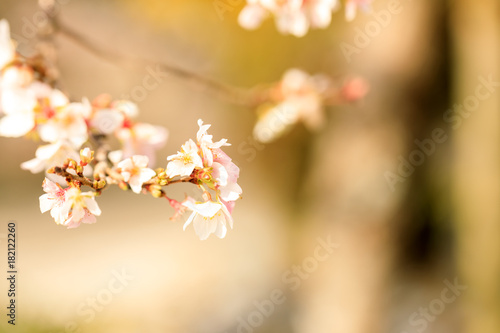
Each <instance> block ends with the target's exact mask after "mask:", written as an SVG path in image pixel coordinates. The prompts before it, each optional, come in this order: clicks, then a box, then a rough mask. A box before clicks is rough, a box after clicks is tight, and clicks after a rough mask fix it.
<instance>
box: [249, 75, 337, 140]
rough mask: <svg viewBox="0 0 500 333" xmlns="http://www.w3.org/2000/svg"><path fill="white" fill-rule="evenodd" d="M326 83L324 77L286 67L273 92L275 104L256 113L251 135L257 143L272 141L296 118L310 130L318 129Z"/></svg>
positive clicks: (322, 113) (322, 118)
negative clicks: (256, 119) (286, 69)
mask: <svg viewBox="0 0 500 333" xmlns="http://www.w3.org/2000/svg"><path fill="white" fill-rule="evenodd" d="M329 85H330V82H329V80H328V79H327V78H326V77H325V76H321V75H316V76H310V75H309V74H307V73H305V72H304V71H302V70H299V69H290V70H288V71H287V72H286V73H285V74H284V75H283V78H282V80H281V82H280V83H279V84H278V86H277V87H276V89H275V91H274V92H273V99H274V102H275V104H273V105H270V106H267V107H266V109H264V110H263V112H261V114H260V115H259V119H258V121H257V124H256V125H255V128H254V131H253V133H254V137H255V138H256V139H257V140H259V141H260V142H266V143H267V142H271V141H273V140H274V139H276V138H278V137H280V136H281V135H282V134H284V133H285V132H286V131H287V130H289V129H290V128H291V125H293V124H295V123H297V122H298V121H303V122H304V124H305V125H306V126H307V127H308V128H309V129H312V130H315V129H317V128H319V127H320V126H321V125H322V123H323V121H324V112H323V94H324V93H325V91H326V90H327V89H328V87H329Z"/></svg>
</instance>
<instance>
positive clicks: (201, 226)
mask: <svg viewBox="0 0 500 333" xmlns="http://www.w3.org/2000/svg"><path fill="white" fill-rule="evenodd" d="M182 204H183V205H184V206H185V207H187V208H188V209H189V210H191V211H192V213H191V215H190V216H189V218H188V219H187V220H186V223H185V224H184V227H183V229H184V230H186V228H187V226H188V225H190V224H191V223H193V227H194V231H195V233H196V235H197V236H198V237H199V238H200V239H201V240H205V239H207V238H208V236H210V234H214V235H216V236H217V237H219V238H224V237H225V236H226V233H227V226H226V225H227V223H229V226H230V227H231V229H232V228H233V219H232V217H231V214H230V213H229V211H228V210H227V208H226V206H225V205H224V204H222V203H220V202H214V201H207V202H194V200H186V201H184V202H183V203H182Z"/></svg>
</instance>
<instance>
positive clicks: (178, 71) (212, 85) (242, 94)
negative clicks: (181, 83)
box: [47, 14, 261, 106]
mask: <svg viewBox="0 0 500 333" xmlns="http://www.w3.org/2000/svg"><path fill="white" fill-rule="evenodd" d="M47 16H48V18H49V20H50V22H51V24H52V27H53V29H54V31H55V32H56V33H59V34H61V35H63V36H65V37H67V38H69V39H71V40H72V41H73V42H75V43H77V44H78V45H80V46H81V47H83V48H84V49H86V50H88V51H89V52H91V53H93V54H94V55H96V56H98V57H100V58H102V59H104V60H106V61H108V62H110V63H113V64H118V65H120V66H124V67H137V66H139V65H140V66H148V65H156V66H158V67H159V69H161V70H162V71H164V72H167V73H169V74H171V75H172V76H175V77H178V78H180V79H183V80H186V81H192V82H195V83H196V84H198V85H199V86H202V87H204V88H207V89H209V90H211V91H212V92H214V93H216V94H217V97H219V98H220V99H223V100H225V101H227V102H230V103H233V104H237V105H244V106H255V105H256V104H258V101H259V100H260V99H261V98H260V95H261V92H259V91H256V90H248V89H244V88H238V87H233V86H230V85H228V84H225V83H222V82H219V81H216V80H213V79H211V78H208V77H206V76H203V75H200V74H197V73H195V72H191V71H189V70H186V69H183V68H180V67H178V66H176V65H173V64H169V63H165V62H161V63H159V62H154V61H150V60H146V59H143V58H137V57H131V56H126V55H123V54H119V53H116V52H113V51H111V50H108V49H104V48H101V47H98V46H96V44H95V43H94V42H93V41H91V40H90V39H89V38H87V37H85V36H83V35H82V34H81V33H80V32H78V31H76V30H75V29H73V28H71V27H70V26H68V25H66V24H64V23H62V22H61V20H60V19H59V17H58V16H57V15H49V14H47Z"/></svg>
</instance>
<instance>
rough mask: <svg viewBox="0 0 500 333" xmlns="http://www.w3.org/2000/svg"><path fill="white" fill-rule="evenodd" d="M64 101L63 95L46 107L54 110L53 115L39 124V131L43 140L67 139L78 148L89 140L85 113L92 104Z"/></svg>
mask: <svg viewBox="0 0 500 333" xmlns="http://www.w3.org/2000/svg"><path fill="white" fill-rule="evenodd" d="M56 93H57V92H54V94H56ZM64 102H65V101H64V99H63V98H61V97H55V98H53V99H51V104H50V105H47V106H46V107H47V108H50V109H51V110H53V116H52V117H50V118H49V119H48V120H47V121H46V122H45V123H44V124H41V125H39V126H38V133H39V134H40V138H41V139H42V140H43V141H46V142H51V143H54V142H58V141H61V140H66V141H68V142H70V143H71V144H72V146H73V147H74V148H75V149H78V148H80V147H81V146H82V145H83V144H84V143H85V142H86V141H87V140H88V127H87V123H86V121H85V114H87V113H88V108H90V105H85V104H82V103H71V104H64ZM66 103H67V101H66Z"/></svg>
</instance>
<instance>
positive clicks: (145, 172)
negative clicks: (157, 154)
mask: <svg viewBox="0 0 500 333" xmlns="http://www.w3.org/2000/svg"><path fill="white" fill-rule="evenodd" d="M148 162H149V160H148V157H147V156H141V155H134V156H132V157H131V158H127V159H126V160H123V161H121V162H120V163H118V165H117V167H118V169H117V171H118V172H120V173H121V175H122V176H123V180H124V181H125V182H127V183H128V184H129V185H130V188H131V189H132V191H134V192H135V193H141V191H142V184H144V183H145V182H147V181H148V180H150V179H151V178H153V177H154V176H156V172H155V171H154V170H152V169H150V168H148V167H147V166H148Z"/></svg>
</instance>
